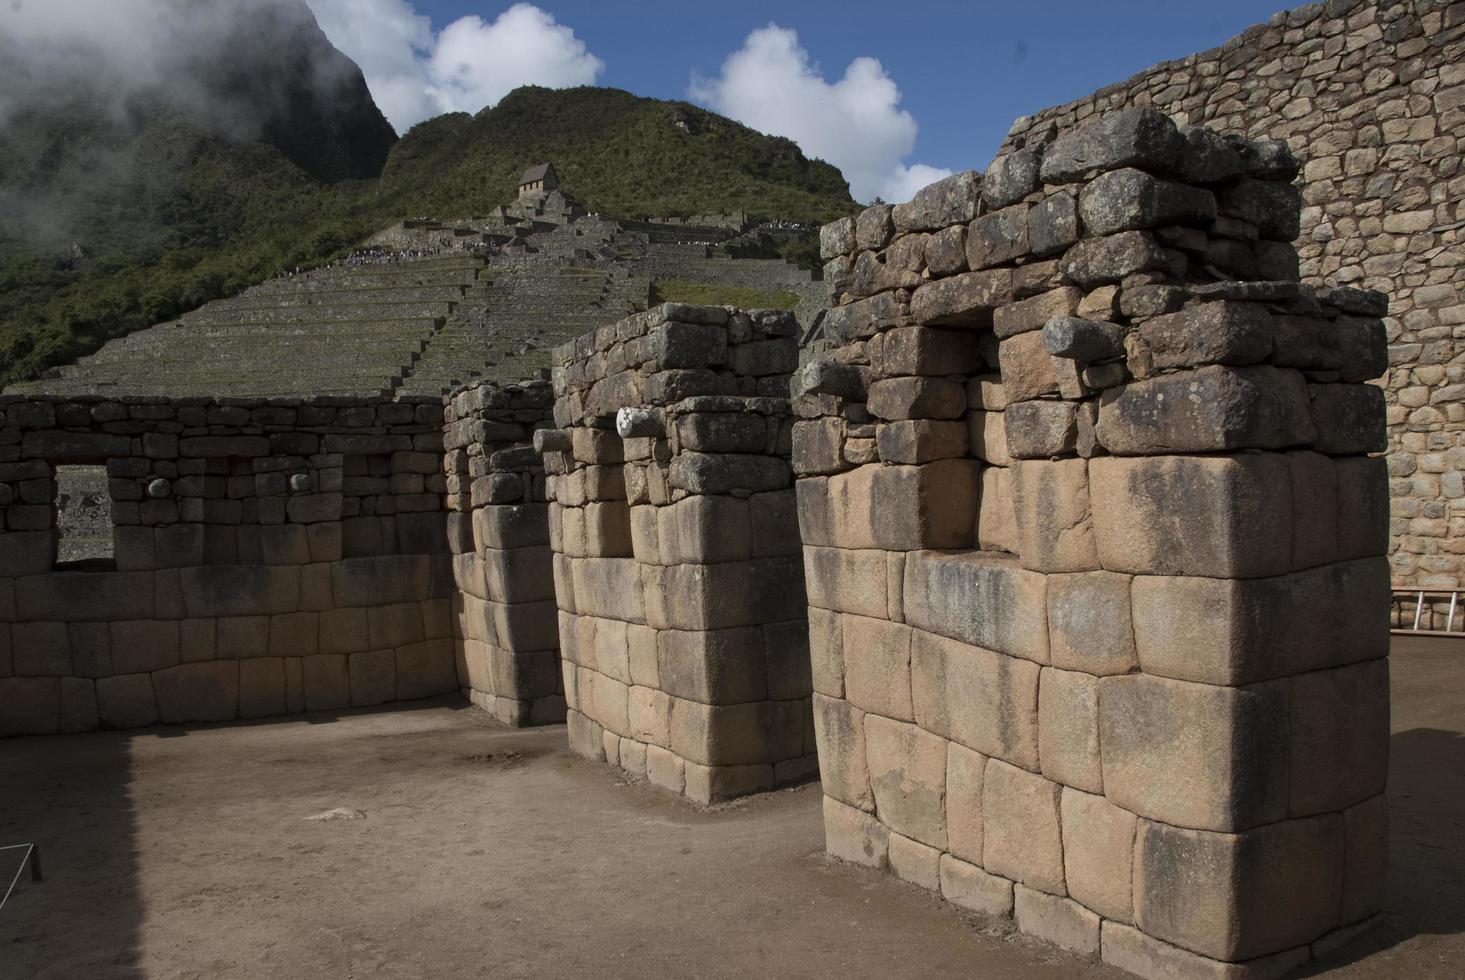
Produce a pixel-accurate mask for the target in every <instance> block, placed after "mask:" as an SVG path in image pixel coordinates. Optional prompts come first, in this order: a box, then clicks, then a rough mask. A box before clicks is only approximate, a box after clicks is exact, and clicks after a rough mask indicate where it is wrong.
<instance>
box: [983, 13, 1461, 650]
mask: <svg viewBox="0 0 1465 980" xmlns="http://www.w3.org/2000/svg"><path fill="white" fill-rule="evenodd" d="M1146 105H1148V106H1154V107H1155V108H1158V109H1160V110H1162V111H1164V112H1165V113H1167V114H1169V115H1170V116H1171V117H1172V118H1174V119H1175V120H1176V121H1177V122H1179V123H1180V124H1182V125H1185V124H1196V125H1206V126H1211V127H1214V128H1217V129H1223V130H1226V131H1228V132H1236V133H1242V134H1245V135H1248V136H1270V137H1273V138H1278V139H1285V140H1287V141H1288V142H1289V143H1290V144H1291V146H1292V149H1293V150H1294V151H1295V152H1296V153H1297V154H1298V156H1299V157H1300V158H1301V159H1302V161H1303V168H1302V172H1301V174H1300V181H1299V183H1300V186H1301V192H1302V212H1301V221H1300V222H1299V223H1298V225H1297V227H1296V229H1295V232H1294V236H1295V244H1296V249H1297V259H1298V262H1299V265H1300V271H1301V275H1302V279H1303V281H1304V282H1308V283H1322V282H1324V281H1328V282H1334V283H1342V284H1347V285H1360V286H1365V287H1367V288H1369V289H1376V290H1380V291H1382V292H1384V293H1387V294H1388V296H1389V304H1390V306H1389V311H1388V316H1387V317H1386V319H1385V324H1386V326H1387V330H1388V339H1389V358H1390V367H1389V369H1388V370H1387V371H1386V372H1384V373H1383V375H1382V377H1381V379H1380V380H1379V382H1378V383H1379V384H1381V385H1382V387H1383V388H1384V391H1385V395H1386V398H1387V401H1388V406H1389V407H1388V421H1389V446H1388V464H1389V475H1390V478H1391V479H1390V493H1391V497H1392V513H1391V518H1392V519H1391V524H1390V552H1391V561H1392V568H1393V580H1394V581H1395V582H1396V583H1398V584H1400V585H1414V586H1421V587H1427V586H1435V587H1447V588H1455V587H1461V586H1465V574H1462V564H1461V561H1462V555H1465V351H1462V349H1461V346H1460V338H1461V336H1462V335H1465V274H1462V269H1465V238H1462V229H1465V203H1462V202H1465V172H1462V171H1461V169H1460V157H1461V150H1462V149H1465V144H1462V137H1461V132H1462V127H1465V3H1461V2H1459V0H1400V2H1392V0H1328V2H1326V3H1310V4H1307V5H1306V6H1303V7H1298V8H1297V9H1295V10H1288V11H1284V12H1282V13H1279V14H1277V15H1275V16H1274V17H1272V18H1271V20H1269V21H1268V22H1267V23H1265V24H1259V25H1257V26H1256V27H1253V28H1251V29H1250V30H1247V31H1245V32H1243V33H1242V34H1240V35H1238V36H1237V37H1235V38H1232V39H1231V40H1230V41H1228V42H1226V43H1225V44H1223V45H1222V46H1220V47H1218V48H1214V49H1212V50H1210V51H1203V52H1201V53H1199V54H1195V55H1191V56H1190V57H1187V58H1183V59H1180V60H1178V61H1168V62H1164V63H1162V64H1159V65H1156V66H1154V67H1153V68H1149V69H1147V70H1145V71H1143V72H1141V73H1140V74H1138V75H1136V76H1134V77H1133V78H1131V79H1129V80H1127V81H1124V82H1121V83H1119V84H1117V85H1112V86H1109V87H1107V88H1104V89H1101V90H1099V91H1098V92H1096V93H1094V94H1092V95H1089V96H1086V97H1084V98H1082V99H1079V100H1077V101H1075V102H1072V103H1069V104H1067V105H1062V106H1055V107H1053V108H1050V109H1045V110H1043V111H1041V112H1038V113H1035V114H1033V115H1031V116H1024V117H1022V118H1021V119H1018V120H1017V121H1016V122H1015V123H1014V124H1013V126H1012V132H1011V133H1010V134H1009V135H1008V138H1007V142H1006V144H1005V145H1004V147H1003V149H1004V151H1006V150H1014V149H1021V148H1023V147H1028V148H1041V147H1042V146H1044V145H1046V144H1047V143H1049V142H1050V141H1052V140H1053V139H1054V138H1055V137H1056V136H1057V135H1058V134H1059V133H1062V132H1064V131H1067V130H1069V129H1071V128H1073V127H1074V126H1079V125H1083V124H1085V123H1086V122H1088V121H1090V120H1092V119H1094V118H1096V117H1098V116H1101V115H1104V114H1106V113H1109V112H1113V111H1115V110H1119V109H1124V108H1128V107H1131V106H1146ZM1253 244H1254V243H1253V241H1250V240H1239V239H1232V240H1231V242H1230V243H1229V244H1227V245H1226V248H1227V249H1228V250H1229V251H1230V252H1231V253H1232V254H1233V255H1236V256H1241V257H1242V258H1241V261H1243V262H1245V261H1247V259H1246V258H1245V252H1246V251H1247V250H1248V249H1249V248H1251V246H1252V245H1253ZM1258 258H1261V257H1260V256H1258ZM1447 606H1448V601H1444V602H1442V603H1441V608H1440V609H1439V610H1438V613H1437V619H1438V622H1437V624H1436V625H1437V626H1439V627H1443V626H1444V623H1445V616H1446V609H1445V608H1444V607H1447Z"/></svg>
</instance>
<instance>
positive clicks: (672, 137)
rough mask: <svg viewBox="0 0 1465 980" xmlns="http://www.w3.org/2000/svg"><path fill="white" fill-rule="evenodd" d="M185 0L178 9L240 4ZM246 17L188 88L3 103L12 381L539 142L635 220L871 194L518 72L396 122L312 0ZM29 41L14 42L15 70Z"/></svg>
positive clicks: (741, 132)
mask: <svg viewBox="0 0 1465 980" xmlns="http://www.w3.org/2000/svg"><path fill="white" fill-rule="evenodd" d="M190 2H191V3H192V4H193V6H189V5H185V6H184V7H183V8H180V9H195V8H197V7H203V8H208V7H210V5H214V9H216V10H217V9H220V7H219V5H223V6H224V7H227V5H228V0H190ZM241 16H242V15H241ZM251 16H252V17H253V19H252V20H251V21H250V22H249V25H248V32H247V33H245V34H242V35H241V34H240V33H238V32H225V34H224V35H223V36H224V37H226V38H238V37H241V36H244V37H248V38H250V39H251V42H259V43H248V44H239V43H235V42H234V41H232V40H231V41H229V42H228V44H226V45H225V47H224V48H221V49H215V48H212V47H210V46H208V45H200V46H199V49H198V51H196V52H195V53H194V55H193V56H192V57H191V58H190V59H189V61H188V63H187V66H186V67H185V69H184V71H185V72H186V73H187V74H188V75H189V79H188V80H189V81H190V82H192V83H193V84H190V85H188V86H186V87H184V88H183V89H178V88H177V87H176V86H174V87H170V88H169V89H168V90H163V89H160V88H158V87H153V88H148V89H142V90H138V91H133V92H129V93H127V94H126V96H125V97H124V98H120V99H112V100H109V99H104V98H99V97H98V93H97V92H96V91H95V90H88V89H86V88H85V87H80V83H78V87H77V88H75V89H70V90H68V89H66V88H65V87H58V86H50V87H48V89H47V91H48V92H49V91H57V90H60V91H65V92H66V93H67V94H66V95H65V97H57V96H54V95H48V96H47V98H45V99H44V100H37V101H33V102H32V104H29V105H24V106H22V107H20V108H19V109H18V110H16V111H13V112H11V114H10V115H9V116H8V118H4V119H3V120H0V213H3V214H5V215H6V218H7V220H5V221H3V222H0V384H4V383H8V382H10V381H13V380H17V379H22V378H28V377H34V376H35V375H36V374H37V373H39V372H40V371H42V370H44V369H45V368H47V367H49V366H51V365H54V364H58V363H64V362H66V361H69V360H72V359H74V358H76V357H78V356H80V355H82V354H85V353H88V352H90V351H92V350H95V349H96V348H97V347H99V346H100V345H101V344H102V343H104V342H105V341H107V340H108V339H111V338H113V337H117V336H121V335H123V334H125V333H127V332H129V331H131V330H135V329H139V328H141V327H145V326H148V325H150V324H153V323H157V322H160V321H163V320H167V319H171V318H173V317H176V316H177V315H179V314H180V313H182V312H185V311H187V310H189V309H192V308H194V307H197V306H199V305H201V304H203V303H205V302H208V301H210V300H213V299H217V298H220V297H222V296H227V295H231V294H233V293H235V292H238V291H239V290H241V289H243V288H245V287H246V286H249V285H252V284H253V283H256V282H260V281H262V280H264V279H267V278H269V277H270V276H273V275H275V274H277V273H279V272H281V271H282V270H285V269H288V268H291V267H293V266H308V265H314V264H317V263H320V262H323V261H326V260H328V259H330V258H332V257H333V256H335V255H338V254H340V253H342V252H343V251H345V250H347V249H349V248H350V247H351V246H352V244H353V243H355V242H358V241H360V240H361V239H363V238H365V237H366V236H368V235H369V234H371V233H372V232H373V231H375V230H377V229H379V228H381V227H384V226H386V225H388V224H391V223H392V222H394V221H397V220H400V219H402V218H404V217H415V216H418V215H424V214H429V215H435V216H439V217H461V216H465V215H471V214H473V213H475V212H477V213H483V212H485V211H487V210H488V209H489V208H490V207H492V206H493V205H496V204H501V203H505V202H507V201H509V200H511V199H512V198H513V196H514V192H515V189H516V186H517V181H518V177H519V174H520V173H522V171H523V170H524V168H525V167H526V166H527V165H529V164H532V163H536V162H540V161H542V160H553V161H554V164H555V168H556V170H557V171H558V173H559V174H560V178H561V181H562V184H563V186H564V188H565V190H566V191H567V192H569V193H570V194H572V195H574V196H576V197H577V198H579V199H580V200H582V201H583V202H584V203H585V204H586V205H587V206H588V207H590V208H591V209H592V210H598V211H601V212H604V213H606V214H610V215H614V216H618V217H642V216H648V215H658V216H666V215H678V214H681V215H686V214H696V213H709V212H723V211H733V210H746V211H749V212H751V213H754V214H759V215H765V216H770V217H779V218H785V219H789V220H794V221H806V222H823V221H826V220H829V219H830V218H833V217H836V216H838V215H842V214H849V213H852V212H853V210H854V209H855V204H854V202H853V201H852V200H851V199H850V196H849V189H848V186H847V185H846V183H845V181H844V179H843V178H842V177H841V176H840V174H839V171H838V170H837V169H835V168H834V167H832V166H830V165H828V164H825V163H822V162H820V161H817V160H815V161H811V160H808V159H806V158H805V157H804V156H803V154H802V153H800V151H799V150H798V148H797V147H796V146H795V145H794V144H793V143H792V142H790V141H788V140H785V139H778V138H774V137H769V136H764V135H762V134H760V133H757V132H755V131H754V130H751V129H748V128H747V127H745V126H741V125H739V124H737V123H734V122H732V121H730V120H727V119H724V118H722V117H720V116H717V115H714V114H712V113H709V112H705V111H703V110H701V109H698V108H696V107H695V106H691V105H688V104H686V103H681V102H663V101H658V100H655V99H646V98H639V97H637V96H634V95H631V94H629V93H627V92H621V91H617V90H613V89H597V88H580V89H570V90H561V91H551V90H547V89H540V88H524V89H519V90H517V91H515V92H512V93H510V94H509V95H508V96H506V97H505V98H504V99H503V100H502V101H501V102H500V103H499V104H498V105H497V106H495V107H494V108H492V109H487V110H484V111H483V112H480V113H478V114H477V115H476V116H468V115H467V114H462V113H459V114H452V115H447V116H442V117H439V118H437V119H433V120H430V121H428V122H425V123H422V124H421V125H418V126H416V127H414V128H413V129H412V131H411V132H410V133H408V134H407V135H406V136H405V137H404V138H402V139H401V140H396V139H395V134H394V133H393V132H392V130H391V128H390V126H388V125H387V123H386V121H385V120H384V119H383V118H382V116H381V114H380V112H379V111H378V110H377V107H376V106H375V104H374V103H373V102H372V101H371V97H370V94H369V92H368V91H367V90H366V86H365V82H364V81H363V80H362V78H361V74H360V71H359V70H358V69H357V68H356V66H355V65H354V64H353V63H351V62H350V61H349V59H346V58H345V56H344V55H342V54H341V53H340V52H339V51H337V50H336V49H335V48H334V47H332V46H331V45H330V43H329V42H328V41H327V40H326V39H325V36H324V34H322V33H321V32H320V30H319V28H318V27H317V26H316V25H315V21H314V18H313V17H312V16H311V15H310V13H309V10H308V9H307V8H305V7H304V5H303V4H302V3H298V2H296V0H280V2H279V3H277V4H275V5H273V6H272V7H271V8H269V12H268V13H267V14H265V15H261V14H258V12H257V8H256V13H255V14H252V15H251ZM229 45H233V46H229ZM7 55H10V56H16V57H12V58H11V59H10V60H8V61H7ZM17 55H18V53H17V52H14V51H9V52H7V51H6V50H5V45H4V43H3V42H0V86H3V85H5V84H6V83H7V82H9V81H14V79H12V78H7V71H9V72H10V73H11V74H14V73H15V72H16V70H17V69H15V67H14V66H15V65H19V64H23V59H20V58H19V57H18V56H17ZM7 64H8V65H10V66H12V67H11V68H9V69H7V68H6V67H5V66H6V65H7ZM21 81H25V79H21ZM14 90H16V89H14V88H12V91H14ZM20 90H21V91H24V88H23V86H22V87H21V88H20ZM180 92H182V94H180ZM383 167H384V169H383Z"/></svg>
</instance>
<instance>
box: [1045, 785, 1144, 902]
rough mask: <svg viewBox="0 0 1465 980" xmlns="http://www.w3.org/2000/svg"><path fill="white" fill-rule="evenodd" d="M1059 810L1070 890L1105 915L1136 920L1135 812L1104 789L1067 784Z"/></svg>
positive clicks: (1066, 877) (1078, 898) (1066, 874)
mask: <svg viewBox="0 0 1465 980" xmlns="http://www.w3.org/2000/svg"><path fill="white" fill-rule="evenodd" d="M1061 813H1062V817H1063V869H1064V880H1065V881H1066V882H1067V884H1068V894H1070V895H1072V896H1073V897H1074V898H1075V899H1076V900H1078V901H1080V902H1082V903H1083V904H1084V905H1086V906H1088V907H1089V908H1091V909H1093V910H1094V911H1095V912H1097V913H1099V914H1100V915H1102V916H1103V917H1104V918H1106V919H1117V920H1118V921H1120V922H1132V921H1133V920H1134V900H1133V894H1132V890H1131V879H1132V878H1133V869H1134V838H1135V831H1136V826H1137V818H1136V817H1135V815H1134V814H1132V813H1130V812H1129V811H1128V810H1125V809H1122V808H1120V807H1117V806H1115V805H1114V804H1112V803H1110V802H1109V801H1108V800H1106V799H1105V798H1104V797H1103V796H1101V795H1094V794H1092V793H1084V792H1081V791H1080V790H1076V789H1072V788H1066V789H1064V790H1063V800H1062V808H1061Z"/></svg>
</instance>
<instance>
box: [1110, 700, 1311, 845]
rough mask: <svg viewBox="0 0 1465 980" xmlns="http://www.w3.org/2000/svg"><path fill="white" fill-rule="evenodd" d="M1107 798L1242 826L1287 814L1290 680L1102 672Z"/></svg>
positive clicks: (1195, 820) (1150, 812) (1178, 821)
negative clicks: (1227, 682) (1229, 681)
mask: <svg viewBox="0 0 1465 980" xmlns="http://www.w3.org/2000/svg"><path fill="white" fill-rule="evenodd" d="M1099 727H1100V750H1101V754H1102V756H1103V765H1104V792H1105V794H1106V795H1107V796H1108V798H1109V799H1110V800H1112V801H1113V802H1115V803H1116V804H1118V805H1119V806H1122V807H1124V808H1125V809H1126V810H1132V811H1133V812H1135V813H1138V814H1140V815H1141V816H1145V817H1149V818H1151V819H1153V820H1163V821H1165V822H1166V823H1170V824H1175V825H1179V826H1184V827H1196V828H1204V829H1208V830H1218V831H1233V832H1234V831H1240V830H1244V829H1246V828H1248V827H1255V826H1258V825H1260V824H1264V823H1270V822H1272V821H1275V820H1280V819H1282V818H1283V817H1285V816H1286V815H1287V773H1288V764H1287V757H1288V751H1287V684H1286V682H1285V681H1269V682H1266V683H1263V684H1253V685H1250V686H1248V687H1242V688H1230V687H1215V686H1212V685H1209V684H1191V683H1187V682H1185V681H1172V680H1168V679H1166V678H1162V677H1151V676H1148V675H1130V676H1127V677H1105V678H1103V679H1102V680H1100V682H1099Z"/></svg>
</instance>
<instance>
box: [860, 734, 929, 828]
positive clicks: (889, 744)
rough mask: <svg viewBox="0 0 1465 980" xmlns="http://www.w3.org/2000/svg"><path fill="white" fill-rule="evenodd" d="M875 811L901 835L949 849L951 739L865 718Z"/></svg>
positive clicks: (866, 750) (882, 820)
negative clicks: (948, 742) (948, 757)
mask: <svg viewBox="0 0 1465 980" xmlns="http://www.w3.org/2000/svg"><path fill="white" fill-rule="evenodd" d="M865 755H866V759H867V760H868V764H869V767H870V785H871V788H872V789H873V790H874V793H875V813H876V814H877V815H878V816H879V818H880V821H881V823H883V824H885V826H887V827H889V828H890V829H891V830H893V831H896V832H897V833H900V834H904V835H905V836H907V837H911V838H914V839H915V840H918V841H920V842H922V843H924V844H927V845H929V846H931V847H936V848H939V849H941V850H945V849H946V741H945V740H944V739H942V738H938V737H937V736H935V735H932V734H931V733H930V732H927V731H924V730H923V729H922V728H920V727H917V726H916V725H911V724H906V723H904V722H899V721H892V720H890V719H888V718H882V717H880V716H879V715H871V714H867V715H866V716H865Z"/></svg>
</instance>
